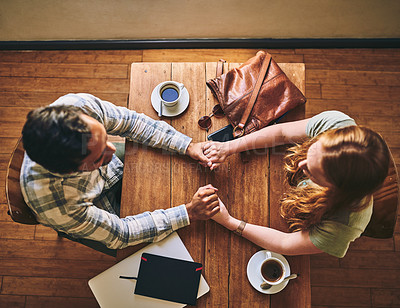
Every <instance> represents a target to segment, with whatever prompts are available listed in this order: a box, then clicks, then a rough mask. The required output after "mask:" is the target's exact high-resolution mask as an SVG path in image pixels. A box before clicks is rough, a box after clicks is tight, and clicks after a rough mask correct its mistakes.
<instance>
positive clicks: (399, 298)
mask: <svg viewBox="0 0 400 308" xmlns="http://www.w3.org/2000/svg"><path fill="white" fill-rule="evenodd" d="M255 52H256V50H248V49H237V50H233V49H227V50H145V51H0V91H1V96H0V119H1V120H0V178H1V181H0V186H1V187H0V189H1V193H0V307H97V303H96V300H95V299H94V297H93V296H92V293H91V291H90V289H89V287H88V285H87V282H88V280H89V279H90V278H92V277H93V276H95V275H97V274H98V273H100V272H102V271H104V270H105V269H107V268H108V267H110V266H111V265H112V264H114V262H115V261H114V259H113V258H110V257H108V256H105V255H102V254H100V253H97V252H95V251H92V250H90V249H88V248H86V247H83V246H80V245H77V244H75V243H72V242H70V241H68V240H65V239H60V238H58V237H57V236H56V234H55V232H54V231H52V230H50V229H48V228H46V227H42V226H25V225H20V224H17V223H14V222H12V221H11V220H10V218H9V217H8V215H7V214H6V198H5V193H4V189H5V187H4V180H3V179H4V177H5V170H6V165H7V161H8V159H9V155H10V153H11V150H12V147H13V145H14V144H15V142H16V141H17V138H18V136H19V135H20V131H21V128H22V125H23V123H24V119H25V115H26V113H27V112H28V111H29V110H30V109H32V108H35V107H38V106H42V105H47V104H49V103H51V102H52V101H54V100H55V99H56V98H58V97H59V96H61V95H63V94H66V93H70V92H88V93H92V94H94V95H96V96H99V97H101V98H103V99H106V100H109V101H111V102H113V103H115V104H118V105H122V106H123V105H126V101H127V95H128V76H129V64H130V63H132V62H140V61H146V62H151V61H154V62H159V61H176V62H182V61H186V62H188V61H193V62H198V61H201V62H204V61H209V62H212V61H216V60H218V59H220V58H224V59H225V60H227V61H229V62H244V61H245V60H247V59H248V58H250V57H251V56H253V55H254V54H255ZM270 53H271V54H272V55H273V57H274V59H275V60H276V61H277V62H304V63H305V64H306V96H307V98H308V103H307V107H306V115H307V116H312V115H314V114H316V113H318V112H320V111H323V110H327V109H337V110H341V111H343V112H345V113H347V114H349V115H350V116H352V117H353V118H354V119H355V120H356V121H357V123H358V124H362V125H365V126H369V127H371V128H373V129H375V130H377V131H379V132H380V133H381V134H382V135H383V136H384V137H385V138H386V140H387V142H388V144H389V146H390V147H391V149H392V152H393V154H394V157H395V161H396V162H397V167H398V168H399V167H400V165H399V163H400V125H399V123H400V50H399V49H328V50H322V49H301V50H297V49H296V50H292V49H291V50H270ZM399 224H400V223H399V219H398V223H397V227H396V234H395V236H394V238H392V239H388V240H373V239H368V238H361V239H359V240H357V241H356V242H355V243H354V244H353V245H352V246H351V248H350V250H349V252H348V253H347V255H346V257H345V258H343V259H337V258H333V257H330V256H327V255H316V256H312V257H311V284H312V306H313V307H315V308H322V307H400V226H399ZM243 279H246V278H245V272H243ZM211 292H212V290H211ZM289 308H291V307H289ZM296 308H297V307H296ZM300 308H301V307H300Z"/></svg>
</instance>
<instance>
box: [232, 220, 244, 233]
mask: <svg viewBox="0 0 400 308" xmlns="http://www.w3.org/2000/svg"><path fill="white" fill-rule="evenodd" d="M245 227H246V222H244V221H243V220H242V221H241V222H240V224H239V226H238V227H237V228H236V230H233V233H235V234H237V235H239V236H242V233H243V230H244V228H245Z"/></svg>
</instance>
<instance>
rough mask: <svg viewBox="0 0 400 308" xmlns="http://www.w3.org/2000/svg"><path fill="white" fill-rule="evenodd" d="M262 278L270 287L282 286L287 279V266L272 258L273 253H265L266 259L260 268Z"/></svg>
mask: <svg viewBox="0 0 400 308" xmlns="http://www.w3.org/2000/svg"><path fill="white" fill-rule="evenodd" d="M259 272H260V275H261V278H262V279H263V280H264V281H265V282H266V283H268V284H270V285H277V284H280V283H281V282H282V281H283V280H284V279H285V277H286V268H285V264H283V262H282V261H281V260H279V259H278V258H275V257H273V256H272V254H271V252H269V251H267V252H266V253H265V259H264V260H263V261H262V262H261V264H260V267H259Z"/></svg>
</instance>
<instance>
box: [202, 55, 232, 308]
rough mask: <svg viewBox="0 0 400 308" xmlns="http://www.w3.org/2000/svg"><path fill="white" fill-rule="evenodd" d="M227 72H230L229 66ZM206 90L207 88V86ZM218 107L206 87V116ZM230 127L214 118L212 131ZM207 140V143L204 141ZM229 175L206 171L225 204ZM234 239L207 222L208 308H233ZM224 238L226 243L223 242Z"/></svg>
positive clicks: (210, 66)
mask: <svg viewBox="0 0 400 308" xmlns="http://www.w3.org/2000/svg"><path fill="white" fill-rule="evenodd" d="M225 66H226V69H227V68H228V66H227V64H225ZM216 68H217V63H216V62H211V63H206V80H209V79H211V78H215V76H216ZM203 86H204V84H203ZM216 104H218V101H217V100H216V98H215V97H214V95H213V94H212V93H211V91H210V89H208V88H207V87H206V104H205V111H204V113H203V114H202V115H206V114H207V115H209V114H210V113H211V110H212V108H213V107H214V106H215V105H216ZM227 124H228V120H227V119H226V118H225V117H224V118H220V119H217V118H215V117H212V126H211V128H210V130H209V132H210V131H216V130H218V129H220V128H222V127H224V126H225V125H227ZM204 140H205V139H204ZM227 175H228V164H223V165H221V166H220V168H218V169H216V170H215V171H210V170H207V171H206V181H207V183H211V184H212V185H214V186H215V187H217V188H218V196H219V197H220V198H221V199H222V200H227V199H228V194H229V189H228V187H227V185H225V180H224V179H226V177H227ZM230 236H231V232H230V231H229V230H228V229H226V228H224V227H222V226H221V225H219V224H217V223H215V222H214V221H207V223H206V243H205V251H206V252H207V253H206V255H205V261H204V265H205V266H204V267H205V272H204V276H205V278H206V280H207V281H208V282H209V284H210V285H213V286H214V288H215V289H216V290H218V291H217V292H209V294H208V296H207V305H206V307H210V308H211V307H228V304H229V268H230ZM221 238H222V239H223V240H221Z"/></svg>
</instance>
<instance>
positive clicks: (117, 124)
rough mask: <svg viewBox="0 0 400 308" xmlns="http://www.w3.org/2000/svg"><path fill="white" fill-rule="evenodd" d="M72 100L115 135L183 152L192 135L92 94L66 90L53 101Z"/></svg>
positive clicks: (63, 101) (65, 102)
mask: <svg viewBox="0 0 400 308" xmlns="http://www.w3.org/2000/svg"><path fill="white" fill-rule="evenodd" d="M56 103H57V104H60V103H63V104H73V105H74V106H77V107H80V108H81V109H83V111H84V112H85V113H86V114H88V115H89V116H91V117H93V118H95V119H96V120H98V121H99V122H100V123H102V124H103V125H104V127H105V129H106V131H107V133H108V134H110V135H118V136H121V137H124V138H128V139H129V140H132V141H135V142H138V143H142V144H145V145H148V146H151V147H155V148H162V149H164V150H168V151H173V152H178V153H180V154H185V153H186V150H187V147H188V146H189V144H190V142H191V141H192V139H191V138H190V137H188V136H186V135H184V134H182V133H180V132H178V131H177V130H176V129H175V128H173V127H172V126H171V125H169V124H168V123H166V122H164V121H156V120H153V119H152V118H150V117H148V116H146V115H144V114H142V113H140V114H139V113H137V112H135V111H133V110H129V109H127V108H125V107H120V106H115V105H114V104H112V103H110V102H108V101H104V100H101V99H99V98H97V97H95V96H93V95H91V94H86V93H80V94H68V95H66V96H63V97H61V98H60V99H58V100H57V101H56V102H55V103H54V104H56Z"/></svg>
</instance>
